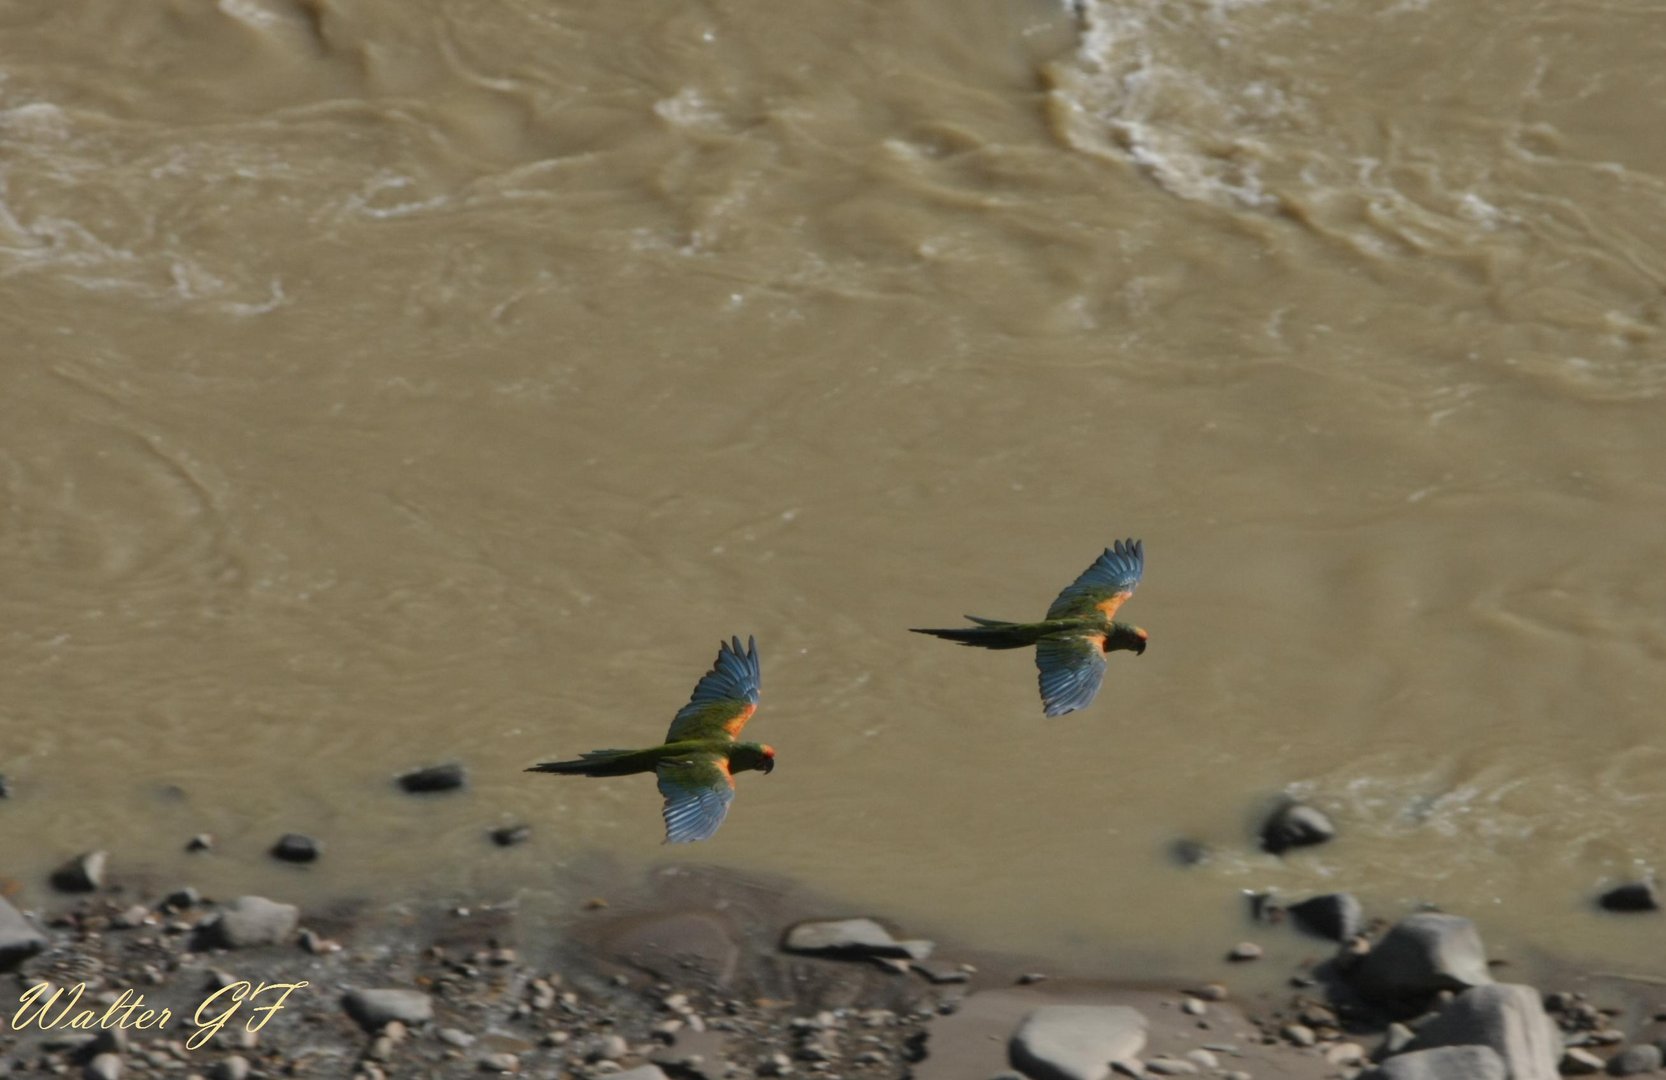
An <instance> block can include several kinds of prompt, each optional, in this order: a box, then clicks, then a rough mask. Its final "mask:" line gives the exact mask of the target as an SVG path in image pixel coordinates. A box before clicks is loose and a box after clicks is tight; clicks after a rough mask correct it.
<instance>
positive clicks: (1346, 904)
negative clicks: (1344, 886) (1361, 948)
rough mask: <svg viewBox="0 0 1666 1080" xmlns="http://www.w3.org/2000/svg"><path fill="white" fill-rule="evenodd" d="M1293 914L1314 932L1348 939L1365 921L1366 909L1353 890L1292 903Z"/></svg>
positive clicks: (1334, 938) (1332, 937)
mask: <svg viewBox="0 0 1666 1080" xmlns="http://www.w3.org/2000/svg"><path fill="white" fill-rule="evenodd" d="M1289 911H1290V917H1291V918H1293V919H1295V920H1296V925H1297V926H1299V927H1301V928H1302V929H1303V930H1306V931H1307V932H1308V933H1310V934H1317V935H1318V936H1320V937H1322V938H1329V939H1330V940H1332V941H1347V940H1348V939H1349V938H1351V937H1353V936H1354V935H1355V934H1357V933H1359V931H1360V927H1361V926H1363V925H1364V924H1365V911H1364V909H1363V908H1361V907H1360V905H1359V901H1358V900H1356V899H1354V896H1353V894H1352V893H1325V894H1324V895H1323V896H1315V897H1312V898H1311V899H1308V900H1303V901H1302V902H1301V903H1299V904H1291V905H1290V908H1289Z"/></svg>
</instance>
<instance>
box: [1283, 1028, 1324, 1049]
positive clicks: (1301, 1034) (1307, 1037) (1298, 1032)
mask: <svg viewBox="0 0 1666 1080" xmlns="http://www.w3.org/2000/svg"><path fill="white" fill-rule="evenodd" d="M1279 1034H1280V1035H1283V1036H1284V1037H1285V1038H1286V1039H1289V1040H1290V1041H1291V1042H1293V1043H1295V1044H1296V1045H1297V1046H1312V1045H1313V1044H1314V1043H1316V1042H1318V1041H1319V1036H1318V1035H1316V1034H1314V1032H1313V1029H1312V1028H1310V1027H1308V1026H1307V1025H1306V1024H1285V1025H1284V1027H1282V1028H1280V1029H1279Z"/></svg>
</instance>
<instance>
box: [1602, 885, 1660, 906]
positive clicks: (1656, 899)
mask: <svg viewBox="0 0 1666 1080" xmlns="http://www.w3.org/2000/svg"><path fill="white" fill-rule="evenodd" d="M1597 904H1598V906H1600V907H1601V908H1603V910H1605V911H1659V910H1660V896H1659V894H1658V893H1657V892H1656V891H1655V887H1654V882H1652V881H1633V882H1628V883H1627V884H1625V885H1616V886H1615V887H1614V888H1612V889H1609V890H1608V891H1607V892H1605V893H1603V894H1602V895H1601V896H1599V897H1597Z"/></svg>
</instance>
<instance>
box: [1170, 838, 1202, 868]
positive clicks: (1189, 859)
mask: <svg viewBox="0 0 1666 1080" xmlns="http://www.w3.org/2000/svg"><path fill="white" fill-rule="evenodd" d="M1169 858H1170V859H1173V860H1174V861H1175V862H1176V863H1178V864H1179V865H1181V866H1199V865H1201V864H1203V863H1206V862H1208V861H1209V845H1207V844H1205V843H1204V842H1203V841H1201V840H1190V839H1184V838H1182V839H1180V840H1175V841H1174V842H1172V843H1170V844H1169Z"/></svg>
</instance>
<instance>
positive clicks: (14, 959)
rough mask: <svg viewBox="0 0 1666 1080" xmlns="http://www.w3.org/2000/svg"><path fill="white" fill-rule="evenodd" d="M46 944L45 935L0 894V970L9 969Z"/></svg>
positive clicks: (43, 947)
mask: <svg viewBox="0 0 1666 1080" xmlns="http://www.w3.org/2000/svg"><path fill="white" fill-rule="evenodd" d="M46 945H47V941H46V935H45V934H43V933H41V932H40V931H39V930H37V929H35V927H34V924H32V923H30V922H29V920H28V919H25V918H24V917H23V913H22V912H20V911H18V910H17V909H16V908H14V907H12V905H11V901H9V900H7V899H6V898H5V897H3V896H0V971H9V970H11V969H12V968H14V967H16V966H17V965H18V964H21V963H22V962H23V961H25V960H27V959H29V957H31V956H34V955H35V954H36V953H38V952H40V951H41V950H42V949H45V948H46Z"/></svg>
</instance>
